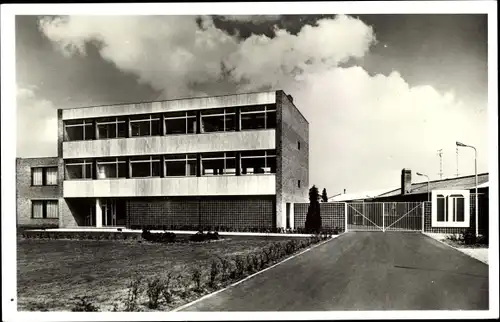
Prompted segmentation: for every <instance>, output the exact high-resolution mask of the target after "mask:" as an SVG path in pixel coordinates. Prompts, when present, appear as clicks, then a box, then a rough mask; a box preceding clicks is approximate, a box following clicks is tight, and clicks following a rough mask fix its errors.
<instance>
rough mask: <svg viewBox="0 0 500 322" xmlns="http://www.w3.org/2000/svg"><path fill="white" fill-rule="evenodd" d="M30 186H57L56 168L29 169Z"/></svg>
mask: <svg viewBox="0 0 500 322" xmlns="http://www.w3.org/2000/svg"><path fill="white" fill-rule="evenodd" d="M31 185H33V186H54V185H57V167H37V168H31Z"/></svg>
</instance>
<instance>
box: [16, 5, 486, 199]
mask: <svg viewBox="0 0 500 322" xmlns="http://www.w3.org/2000/svg"><path fill="white" fill-rule="evenodd" d="M487 70H488V69H487V17H486V15H460V14H458V15H437V14H436V15H350V16H346V15H338V16H335V15H314V16H313V15H304V16H299V15H294V16H276V15H274V16H113V17H106V16H99V17H97V16H70V17H46V16H45V17H39V16H17V17H16V82H17V156H18V157H34V156H54V155H56V151H57V150H56V122H55V119H56V109H57V108H71V107H78V106H86V105H101V104H116V103H125V102H140V101H152V100H160V99H173V98H183V97H189V96H193V95H195V96H200V95H219V94H228V93H235V92H250V91H258V90H271V89H283V90H284V91H285V92H287V93H288V94H291V95H292V96H293V97H294V102H295V104H296V105H297V107H298V108H299V109H300V110H301V111H302V112H303V114H304V115H305V116H306V118H307V119H308V120H309V122H310V151H309V152H310V164H309V166H310V184H311V185H312V184H315V185H317V186H318V187H320V188H321V189H322V188H323V187H326V188H327V190H328V192H329V195H333V194H335V193H338V192H341V191H342V189H344V188H345V189H347V190H348V192H360V191H364V190H373V189H380V188H393V187H398V186H399V180H400V172H401V169H402V168H411V169H412V170H413V171H414V172H416V171H420V172H423V173H426V174H428V175H429V176H430V178H431V179H438V178H439V175H438V172H439V158H438V156H437V150H438V149H443V153H444V154H443V168H444V176H445V177H453V176H455V173H456V166H457V160H456V154H455V152H456V150H455V141H456V140H461V141H463V142H464V143H467V144H470V145H474V146H476V147H477V149H478V155H479V161H478V170H479V172H487V171H488V119H487V113H488V107H487V84H488V77H487V76H488V75H487ZM458 165H459V173H460V174H462V175H468V174H473V173H474V162H473V151H472V150H470V149H463V150H460V153H459V160H458ZM414 180H415V181H421V178H419V177H414Z"/></svg>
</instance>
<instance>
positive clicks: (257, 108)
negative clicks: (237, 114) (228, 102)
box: [241, 105, 266, 113]
mask: <svg viewBox="0 0 500 322" xmlns="http://www.w3.org/2000/svg"><path fill="white" fill-rule="evenodd" d="M265 109H266V106H265V105H256V106H244V107H242V108H241V112H242V113H245V112H257V111H262V112H264V110H265Z"/></svg>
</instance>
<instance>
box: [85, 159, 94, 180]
mask: <svg viewBox="0 0 500 322" xmlns="http://www.w3.org/2000/svg"><path fill="white" fill-rule="evenodd" d="M92 177H93V173H92V164H91V163H88V164H85V179H92Z"/></svg>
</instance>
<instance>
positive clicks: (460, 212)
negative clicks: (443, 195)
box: [455, 198, 465, 222]
mask: <svg viewBox="0 0 500 322" xmlns="http://www.w3.org/2000/svg"><path fill="white" fill-rule="evenodd" d="M455 200H456V207H457V210H456V211H457V221H461V222H463V221H464V210H465V209H464V198H456V199H455Z"/></svg>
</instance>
